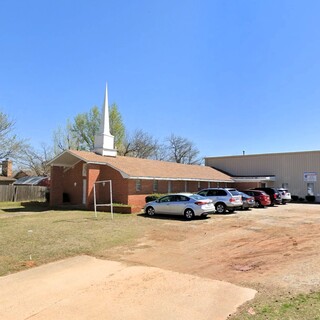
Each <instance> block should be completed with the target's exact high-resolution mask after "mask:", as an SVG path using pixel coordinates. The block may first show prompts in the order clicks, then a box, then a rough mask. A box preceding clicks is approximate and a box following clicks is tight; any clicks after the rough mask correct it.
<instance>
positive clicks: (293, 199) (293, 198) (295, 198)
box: [291, 196, 299, 202]
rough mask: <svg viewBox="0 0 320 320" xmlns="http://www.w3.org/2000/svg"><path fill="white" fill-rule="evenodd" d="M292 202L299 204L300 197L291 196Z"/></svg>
mask: <svg viewBox="0 0 320 320" xmlns="http://www.w3.org/2000/svg"><path fill="white" fill-rule="evenodd" d="M291 199H292V202H297V201H298V200H299V196H291Z"/></svg>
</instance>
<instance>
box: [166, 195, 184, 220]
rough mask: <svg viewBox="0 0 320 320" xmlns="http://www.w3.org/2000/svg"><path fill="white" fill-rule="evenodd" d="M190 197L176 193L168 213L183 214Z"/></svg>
mask: <svg viewBox="0 0 320 320" xmlns="http://www.w3.org/2000/svg"><path fill="white" fill-rule="evenodd" d="M188 201H189V198H188V197H186V196H184V195H178V194H177V195H174V196H172V197H171V201H170V206H169V207H168V214H172V215H183V213H184V208H185V207H186V205H187V203H188Z"/></svg>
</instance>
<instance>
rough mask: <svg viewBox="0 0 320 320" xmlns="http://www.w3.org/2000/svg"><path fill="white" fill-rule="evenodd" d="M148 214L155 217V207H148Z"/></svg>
mask: <svg viewBox="0 0 320 320" xmlns="http://www.w3.org/2000/svg"><path fill="white" fill-rule="evenodd" d="M146 213H147V215H148V216H154V215H155V213H156V212H155V211H154V208H153V207H148V208H147V210H146Z"/></svg>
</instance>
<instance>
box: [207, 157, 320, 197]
mask: <svg viewBox="0 0 320 320" xmlns="http://www.w3.org/2000/svg"><path fill="white" fill-rule="evenodd" d="M205 165H207V166H210V167H214V168H217V169H219V170H223V171H225V172H227V173H229V174H231V175H234V176H264V175H275V176H276V181H274V182H273V181H272V182H268V183H267V185H268V186H274V187H281V186H282V184H283V183H287V184H288V188H289V190H290V192H291V193H292V194H293V195H298V196H299V197H305V196H306V195H307V182H306V181H304V173H305V172H316V173H317V181H316V182H314V194H315V196H316V197H317V200H318V201H320V181H319V180H320V151H311V152H292V153H277V154H276V153H275V154H260V155H243V156H232V157H208V158H206V159H205Z"/></svg>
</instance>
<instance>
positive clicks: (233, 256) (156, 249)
mask: <svg viewBox="0 0 320 320" xmlns="http://www.w3.org/2000/svg"><path fill="white" fill-rule="evenodd" d="M146 219H147V218H146ZM154 219H157V218H154ZM161 219H163V218H161ZM319 230H320V206H319V205H309V204H306V205H301V204H287V205H282V206H277V207H270V208H266V209H254V210H251V211H247V212H241V211H239V212H236V213H234V214H229V215H225V216H222V215H212V216H211V217H210V218H208V219H205V220H194V221H191V222H186V221H181V220H180V219H172V218H171V217H168V220H167V221H166V222H165V223H164V224H161V225H160V226H158V225H157V228H153V229H152V230H150V231H148V232H147V234H146V235H145V237H144V238H143V239H141V240H140V242H139V243H137V244H136V245H135V246H133V247H131V248H122V250H121V249H119V248H116V249H115V250H111V251H108V252H107V256H108V257H109V258H112V259H117V260H119V261H126V262H131V263H137V264H143V265H147V266H155V267H159V268H163V269H167V270H172V271H177V272H184V273H189V274H192V275H197V276H200V277H206V278H211V279H218V280H223V281H228V282H231V283H235V284H239V285H245V286H249V287H253V288H261V287H264V288H265V290H270V289H273V290H279V289H284V290H287V289H288V290H294V291H297V292H299V291H309V290H312V289H315V288H318V286H319V285H320V269H319V264H320V232H319Z"/></svg>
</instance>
